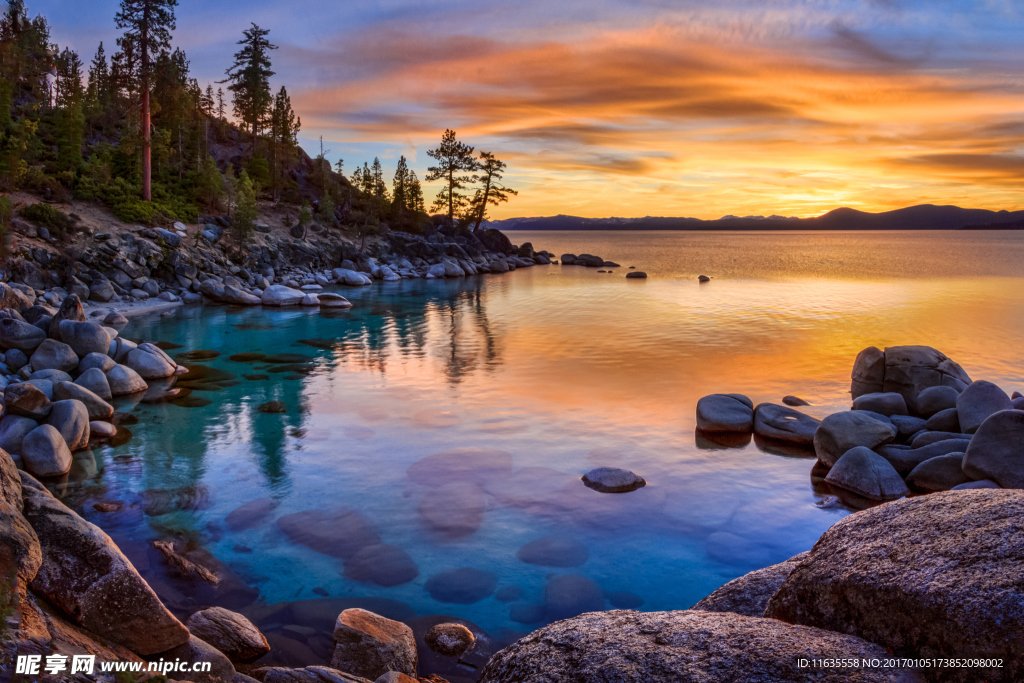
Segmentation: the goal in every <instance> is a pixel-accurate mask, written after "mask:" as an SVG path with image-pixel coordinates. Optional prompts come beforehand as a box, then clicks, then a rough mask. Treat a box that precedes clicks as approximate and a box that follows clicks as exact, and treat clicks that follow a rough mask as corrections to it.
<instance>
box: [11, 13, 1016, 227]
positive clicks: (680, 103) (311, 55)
mask: <svg viewBox="0 0 1024 683" xmlns="http://www.w3.org/2000/svg"><path fill="white" fill-rule="evenodd" d="M116 4H117V3H116V0H100V1H99V2H96V3H89V7H88V8H74V9H72V10H67V9H66V8H65V9H61V8H59V5H60V2H59V0H40V1H39V2H30V4H29V10H30V12H32V13H35V12H41V13H43V14H45V15H46V16H47V17H48V18H49V19H50V20H51V22H52V23H53V25H54V39H55V40H57V41H58V42H61V43H62V44H68V43H70V45H71V46H72V47H74V48H75V49H77V50H78V51H79V53H80V54H81V56H82V58H83V61H86V62H88V60H89V59H91V56H92V53H93V52H94V51H95V48H96V44H97V43H98V42H99V40H100V39H103V40H105V41H106V42H107V44H108V46H109V45H110V44H111V42H112V40H113V38H114V36H115V35H116V34H115V32H114V29H113V22H112V17H113V12H114V10H115V9H116ZM677 5H678V6H677ZM579 7H581V6H580V5H578V4H576V3H568V2H562V3H541V2H536V1H535V0H529V1H528V2H525V3H520V4H517V5H516V6H514V7H512V6H507V5H505V4H501V3H494V2H483V3H481V2H474V3H470V2H468V0H456V1H455V2H453V3H449V4H446V5H445V6H444V7H438V6H433V5H430V6H423V5H422V3H414V2H409V1H407V0H388V1H385V2H381V3H377V4H376V5H374V6H372V7H364V8H352V7H337V6H327V7H325V6H323V5H322V4H321V3H319V2H316V1H315V0H296V1H295V2H291V3H289V4H288V7H284V6H283V5H282V4H281V3H279V2H273V1H272V0H250V1H247V2H244V3H243V2H241V1H240V0H221V1H220V2H215V1H211V2H206V3H203V4H199V3H198V2H195V0H181V2H180V6H179V8H178V18H179V21H178V30H177V32H176V34H175V42H176V44H177V45H180V46H182V47H183V48H184V49H185V50H186V51H187V52H188V54H189V57H190V58H191V60H192V69H193V72H194V75H195V76H196V77H198V78H199V80H200V83H201V84H204V85H205V83H207V82H211V81H213V80H215V79H217V78H219V77H220V74H221V73H222V71H223V68H224V67H226V66H227V64H228V61H229V58H230V54H231V53H232V52H233V50H234V48H235V45H234V41H235V40H236V39H237V37H238V36H239V35H240V34H241V31H242V29H243V28H245V27H246V26H247V25H248V22H250V21H255V22H256V23H258V24H261V25H263V26H265V27H269V28H271V30H272V33H271V36H270V37H271V39H272V40H274V42H276V43H277V44H278V45H280V48H281V49H280V50H278V51H277V52H275V53H274V55H273V58H274V68H275V70H276V71H277V72H278V75H277V76H276V77H275V78H274V80H273V86H274V88H275V89H276V88H278V87H280V86H281V85H286V86H287V87H288V90H289V92H290V93H291V96H292V102H293V105H294V106H295V109H296V112H297V113H298V115H299V116H300V117H301V118H302V123H303V130H302V133H301V138H302V142H303V145H304V147H306V149H307V151H310V152H311V153H315V152H316V151H318V149H319V148H318V145H319V142H316V143H314V140H315V139H316V138H318V137H319V136H320V135H322V136H323V137H324V145H325V147H327V148H330V149H331V151H332V153H331V155H329V156H330V158H332V160H333V159H337V158H338V157H339V156H340V157H344V158H345V169H346V172H349V171H351V170H352V169H354V168H355V166H356V164H359V165H361V164H362V162H363V161H372V159H373V157H374V156H379V157H380V159H381V161H382V162H383V163H384V164H385V168H386V170H387V172H388V173H390V171H391V170H392V169H393V168H394V163H395V161H397V158H398V156H399V155H400V154H405V156H406V157H407V158H409V160H410V162H411V163H410V165H411V167H412V168H413V169H414V170H416V172H417V173H418V174H419V175H420V176H421V177H422V176H423V175H425V170H426V167H427V165H428V163H427V162H428V159H427V157H426V154H425V153H424V152H425V150H426V149H429V148H430V147H432V146H435V145H436V144H437V141H438V140H439V139H440V136H441V133H442V132H443V131H444V129H445V128H453V129H455V130H456V131H458V134H459V137H460V139H463V140H464V141H466V142H468V143H469V144H472V145H474V146H475V147H476V148H477V150H478V151H479V150H488V151H492V152H494V153H495V154H496V155H497V156H498V157H499V158H501V159H503V160H504V161H506V162H507V163H508V164H509V171H510V172H509V174H508V176H507V181H508V184H510V185H511V186H512V187H515V188H516V189H518V190H519V191H520V195H519V197H517V198H514V199H513V201H512V202H510V203H509V204H507V205H504V206H502V207H500V208H499V209H497V210H495V211H493V212H492V217H494V218H509V217H513V216H543V215H554V214H570V215H578V216H584V217H609V216H621V217H626V216H648V215H651V216H692V217H697V218H719V217H721V216H723V215H726V214H733V215H751V214H752V215H770V214H779V215H785V216H801V217H805V216H815V215H820V214H822V213H825V212H827V211H829V210H832V209H835V208H838V207H840V206H848V207H852V208H856V209H860V210H864V211H872V212H875V211H885V210H890V209H895V208H902V207H904V206H911V205H915V204H926V203H930V204H957V205H959V206H964V207H967V208H988V209H994V210H1000V209H1008V210H1020V209H1024V193H1022V192H1021V187H1022V186H1024V184H1022V181H1024V77H1022V75H1021V71H1020V66H1019V65H1020V64H1021V63H1022V61H1024V44H1022V42H1021V41H1020V40H1019V36H1020V35H1022V34H1024V10H1022V9H1021V8H1020V7H1018V6H1015V5H1014V3H1012V2H1009V1H1004V0H959V1H957V0H946V1H944V2H920V1H918V0H835V1H830V2H826V1H825V0H771V1H769V2H754V1H753V0H719V1H718V2H712V1H711V0H694V1H692V2H687V3H677V4H672V3H662V2H657V1H656V0H646V1H644V2H624V0H596V1H595V2H593V3H587V5H585V8H586V12H585V14H586V16H585V17H581V16H580V14H581V12H580V11H579ZM311 17H315V18H316V20H315V21H314V22H311V21H310V18H311ZM108 51H109V50H108ZM434 191H435V188H431V187H427V188H425V193H426V194H427V195H428V197H432V196H433V194H434Z"/></svg>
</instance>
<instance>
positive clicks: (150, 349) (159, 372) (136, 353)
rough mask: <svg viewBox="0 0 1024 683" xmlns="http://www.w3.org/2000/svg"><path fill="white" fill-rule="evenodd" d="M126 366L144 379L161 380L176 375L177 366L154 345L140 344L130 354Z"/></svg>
mask: <svg viewBox="0 0 1024 683" xmlns="http://www.w3.org/2000/svg"><path fill="white" fill-rule="evenodd" d="M125 365H127V366H128V367H130V368H131V369H132V370H134V371H135V372H137V373H138V375H139V377H141V378H143V379H161V378H163V377H170V376H171V375H173V374H174V370H175V368H177V367H178V366H177V364H176V363H175V362H174V361H173V360H171V357H170V356H168V355H167V354H166V353H165V352H164V351H163V349H160V348H159V347H157V346H156V345H154V344H148V343H147V344H139V346H138V347H137V348H135V349H132V350H131V351H129V352H128V356H127V358H126V360H125Z"/></svg>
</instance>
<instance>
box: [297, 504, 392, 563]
mask: <svg viewBox="0 0 1024 683" xmlns="http://www.w3.org/2000/svg"><path fill="white" fill-rule="evenodd" d="M277 526H278V528H280V529H281V531H283V532H284V533H285V535H286V536H288V538H289V539H290V540H291V541H292V542H293V543H300V544H302V545H304V546H307V547H309V548H312V549H313V550H315V551H317V552H318V553H323V554H324V555H330V556H331V557H340V558H341V559H347V558H350V557H352V556H353V555H355V554H356V553H357V552H359V550H360V549H362V548H364V547H366V546H370V545H376V544H378V543H380V537H379V536H378V535H377V532H376V531H374V530H373V527H372V526H370V524H369V522H368V521H366V519H365V518H364V517H363V516H362V515H360V514H359V513H358V512H356V511H355V510H350V509H348V508H335V509H332V510H304V511H302V512H295V513H292V514H290V515H284V516H283V517H280V518H278V520H277Z"/></svg>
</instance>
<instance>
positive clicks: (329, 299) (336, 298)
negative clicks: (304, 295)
mask: <svg viewBox="0 0 1024 683" xmlns="http://www.w3.org/2000/svg"><path fill="white" fill-rule="evenodd" d="M317 298H318V299H319V301H320V308H352V302H351V301H349V300H348V299H346V298H345V297H343V296H341V295H340V294H332V293H330V292H322V293H320V294H319V295H318V296H317Z"/></svg>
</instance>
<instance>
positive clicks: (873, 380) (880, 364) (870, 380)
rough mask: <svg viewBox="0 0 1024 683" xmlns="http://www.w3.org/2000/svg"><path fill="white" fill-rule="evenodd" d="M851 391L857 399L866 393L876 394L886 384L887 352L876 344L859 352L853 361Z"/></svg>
mask: <svg viewBox="0 0 1024 683" xmlns="http://www.w3.org/2000/svg"><path fill="white" fill-rule="evenodd" d="M851 377H852V380H853V382H852V384H851V386H850V393H852V394H853V398H854V399H856V398H858V397H860V396H863V395H864V394H874V393H878V392H880V391H881V390H882V386H883V385H884V384H885V353H884V352H883V351H882V350H881V349H879V348H878V347H876V346H869V347H868V348H866V349H864V350H863V351H861V352H860V353H858V354H857V358H856V359H855V360H854V361H853V373H852V376H851Z"/></svg>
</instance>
